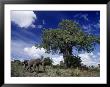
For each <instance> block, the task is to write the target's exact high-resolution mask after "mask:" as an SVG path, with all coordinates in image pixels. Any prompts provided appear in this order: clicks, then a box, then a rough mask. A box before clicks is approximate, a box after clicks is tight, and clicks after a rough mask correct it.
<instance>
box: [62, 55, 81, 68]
mask: <svg viewBox="0 0 110 87" xmlns="http://www.w3.org/2000/svg"><path fill="white" fill-rule="evenodd" d="M64 62H65V64H66V67H67V68H70V67H74V68H76V67H80V66H81V58H80V57H79V56H71V55H68V56H66V58H65V61H64Z"/></svg>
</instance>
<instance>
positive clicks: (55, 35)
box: [42, 20, 100, 55]
mask: <svg viewBox="0 0 110 87" xmlns="http://www.w3.org/2000/svg"><path fill="white" fill-rule="evenodd" d="M99 42H100V40H99V37H96V36H93V35H89V34H87V33H85V32H84V31H82V29H81V27H79V25H78V24H77V23H75V22H73V21H72V20H62V21H61V22H60V23H59V25H58V28H57V29H45V30H44V31H43V41H42V46H43V47H44V48H46V49H47V51H48V52H50V51H52V52H58V51H60V53H63V54H65V55H71V54H72V47H76V48H77V49H78V51H82V50H84V51H87V52H91V51H93V50H94V46H95V43H99Z"/></svg>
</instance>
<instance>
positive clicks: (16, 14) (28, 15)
mask: <svg viewBox="0 0 110 87" xmlns="http://www.w3.org/2000/svg"><path fill="white" fill-rule="evenodd" d="M35 19H37V17H36V15H35V13H34V12H33V11H11V21H13V22H14V23H15V24H17V25H18V26H19V27H21V28H28V27H30V26H31V27H33V26H34V27H35V25H34V24H33V23H34V21H35Z"/></svg>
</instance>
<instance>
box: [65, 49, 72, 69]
mask: <svg viewBox="0 0 110 87" xmlns="http://www.w3.org/2000/svg"><path fill="white" fill-rule="evenodd" d="M71 55H72V47H66V48H65V50H64V52H63V59H64V64H65V66H66V67H68V65H67V64H68V63H67V61H66V58H67V57H68V56H71Z"/></svg>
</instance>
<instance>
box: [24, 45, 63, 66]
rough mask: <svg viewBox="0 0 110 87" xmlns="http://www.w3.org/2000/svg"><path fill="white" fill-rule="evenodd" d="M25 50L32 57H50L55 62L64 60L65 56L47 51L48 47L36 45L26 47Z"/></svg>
mask: <svg viewBox="0 0 110 87" xmlns="http://www.w3.org/2000/svg"><path fill="white" fill-rule="evenodd" d="M24 52H25V53H26V54H27V55H29V56H30V57H31V58H41V56H44V57H50V58H52V60H53V64H54V65H56V64H59V63H60V61H61V60H62V61H63V56H62V55H59V54H52V53H46V49H44V48H36V47H35V46H32V47H26V48H24Z"/></svg>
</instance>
